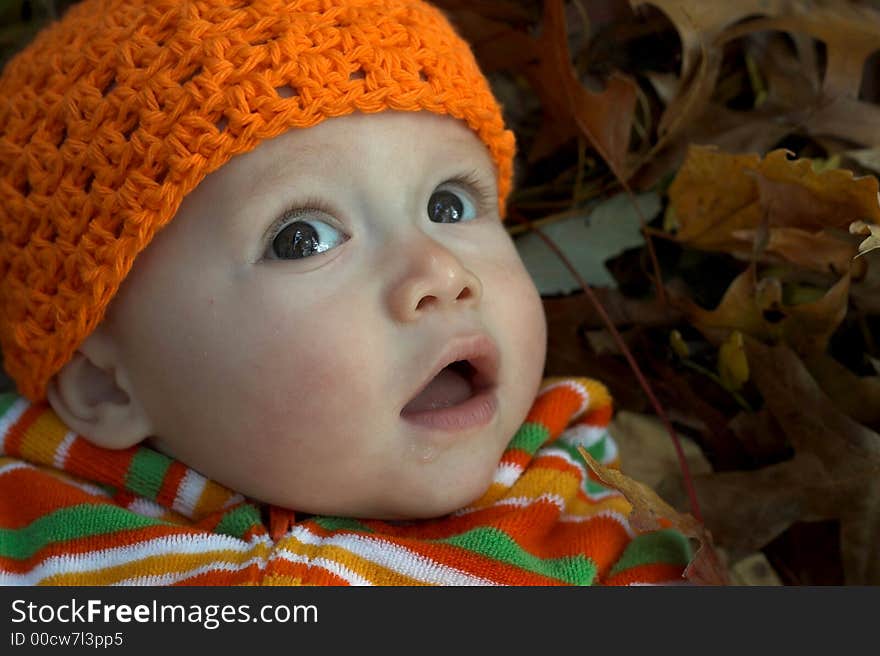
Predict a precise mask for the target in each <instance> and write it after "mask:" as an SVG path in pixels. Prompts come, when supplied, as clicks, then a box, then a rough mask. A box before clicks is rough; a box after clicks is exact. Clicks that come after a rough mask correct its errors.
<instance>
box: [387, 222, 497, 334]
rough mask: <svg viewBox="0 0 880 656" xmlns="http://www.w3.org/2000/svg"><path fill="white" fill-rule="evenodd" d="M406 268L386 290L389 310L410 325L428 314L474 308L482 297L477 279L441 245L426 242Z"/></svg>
mask: <svg viewBox="0 0 880 656" xmlns="http://www.w3.org/2000/svg"><path fill="white" fill-rule="evenodd" d="M407 265H408V266H407V269H406V271H405V272H404V273H403V274H402V276H401V278H400V279H399V280H398V282H397V283H396V284H394V285H392V289H391V291H390V294H391V299H390V305H391V311H392V314H393V315H394V316H395V318H396V319H397V320H398V321H402V322H411V321H415V320H417V319H419V318H420V317H422V316H424V315H425V314H426V313H428V312H433V311H441V310H448V309H456V308H460V309H465V308H472V307H476V306H477V305H478V304H479V302H480V299H481V298H482V295H483V286H482V283H481V282H480V279H479V278H478V277H477V276H476V275H475V274H474V273H473V272H472V271H471V270H470V269H468V268H467V267H466V266H465V264H464V263H463V262H462V261H461V259H460V258H459V257H458V256H457V255H456V254H455V253H453V252H452V251H451V250H449V249H448V248H446V247H445V246H443V245H442V244H440V243H438V242H436V241H434V240H431V239H428V240H426V243H423V244H421V245H420V248H419V249H418V250H417V251H416V252H414V253H413V254H412V257H411V259H410V261H409V262H408V263H407Z"/></svg>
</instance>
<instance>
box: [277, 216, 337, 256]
mask: <svg viewBox="0 0 880 656" xmlns="http://www.w3.org/2000/svg"><path fill="white" fill-rule="evenodd" d="M347 239H348V237H346V235H345V234H344V233H342V232H340V231H339V230H337V229H336V228H334V227H333V226H332V225H330V224H329V223H327V222H326V221H322V220H320V219H315V218H308V219H306V218H300V217H297V215H296V214H294V215H293V216H292V217H291V220H290V221H289V222H288V223H286V224H282V227H281V228H280V229H279V230H278V231H277V232H276V233H275V237H274V238H273V239H272V243H271V244H269V247H268V248H267V249H266V251H267V253H266V256H267V257H268V258H269V259H274V260H301V259H303V258H306V257H311V256H312V255H317V254H318V253H324V252H326V251H329V250H330V249H331V248H336V247H337V246H339V244H341V243H343V242H344V241H346V240H347Z"/></svg>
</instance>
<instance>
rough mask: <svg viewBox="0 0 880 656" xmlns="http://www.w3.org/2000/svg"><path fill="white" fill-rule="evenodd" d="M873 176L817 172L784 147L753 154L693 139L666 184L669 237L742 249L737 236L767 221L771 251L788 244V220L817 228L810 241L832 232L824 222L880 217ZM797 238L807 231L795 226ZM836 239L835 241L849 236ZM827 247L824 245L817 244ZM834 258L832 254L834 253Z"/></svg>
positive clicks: (744, 244)
mask: <svg viewBox="0 0 880 656" xmlns="http://www.w3.org/2000/svg"><path fill="white" fill-rule="evenodd" d="M877 192H878V183H877V178H875V177H873V176H865V177H861V178H856V177H855V176H853V174H852V172H851V171H848V170H844V169H832V170H829V171H823V172H822V173H816V172H815V171H814V170H813V168H812V165H811V162H810V160H807V159H797V160H789V159H788V158H787V153H786V151H784V150H776V151H773V152H771V153H769V154H768V155H767V156H766V157H765V158H764V159H763V160H761V159H760V158H759V157H758V156H757V155H730V154H727V153H723V152H721V151H719V150H717V149H715V148H711V147H704V146H693V147H691V148H690V149H689V151H688V155H687V158H686V160H685V162H684V164H683V166H682V168H681V170H680V171H679V173H678V175H677V176H676V178H675V180H674V181H673V183H672V185H671V186H670V188H669V199H670V202H671V204H672V206H673V208H674V209H675V212H676V217H677V219H678V223H679V226H680V227H679V231H678V233H677V235H676V239H677V240H678V241H680V242H683V243H686V244H688V245H690V246H693V247H695V248H701V249H705V250H716V251H725V252H735V253H740V254H743V253H745V254H749V253H750V252H751V244H750V243H749V242H748V241H747V240H744V239H743V236H744V235H752V234H753V233H748V232H745V231H749V230H752V231H754V230H757V229H758V228H759V227H760V226H761V225H762V224H767V225H768V226H769V229H770V244H774V248H775V253H776V254H778V255H783V254H785V253H786V252H787V250H786V249H785V247H784V246H780V244H784V243H785V242H786V241H790V240H791V239H792V238H793V234H794V233H787V234H786V233H781V235H778V236H777V237H776V241H775V242H774V238H773V231H774V229H778V228H793V229H797V230H801V231H813V232H814V233H820V234H819V236H817V237H816V239H815V241H816V243H817V244H819V245H822V244H825V242H826V241H827V240H828V239H829V238H831V237H833V235H831V234H830V233H825V232H822V231H823V230H827V229H829V228H838V229H841V230H846V229H847V228H848V226H849V224H850V223H851V222H852V221H855V220H859V219H868V220H874V221H880V203H878V200H877ZM797 236H798V239H799V240H800V241H799V243H800V244H804V243H808V242H809V241H810V237H809V235H808V234H806V232H802V233H797ZM841 239H842V244H843V246H841V248H843V247H845V246H846V244H847V243H848V242H847V241H846V240H845V239H843V238H841ZM822 249H823V250H825V251H831V250H833V249H830V248H829V247H828V246H827V245H825V246H824V247H822ZM834 257H835V258H836V255H835V256H834Z"/></svg>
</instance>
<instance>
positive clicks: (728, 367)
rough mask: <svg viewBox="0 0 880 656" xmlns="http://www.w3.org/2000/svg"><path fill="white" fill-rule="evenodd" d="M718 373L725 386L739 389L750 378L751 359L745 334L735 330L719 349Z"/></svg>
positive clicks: (734, 389) (730, 388) (735, 389)
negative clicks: (747, 354)
mask: <svg viewBox="0 0 880 656" xmlns="http://www.w3.org/2000/svg"><path fill="white" fill-rule="evenodd" d="M718 374H719V375H720V376H721V382H722V383H723V384H724V386H725V387H726V388H727V389H729V390H733V391H734V392H736V391H738V390H739V389H740V388H742V386H743V385H744V384H745V383H746V381H748V379H749V360H748V358H747V357H746V351H745V345H744V344H743V335H742V333H741V332H740V331H738V330H734V331H733V332H732V333H730V335H729V336H728V337H727V339H725V340H724V343H723V344H722V345H721V349H720V350H719V351H718Z"/></svg>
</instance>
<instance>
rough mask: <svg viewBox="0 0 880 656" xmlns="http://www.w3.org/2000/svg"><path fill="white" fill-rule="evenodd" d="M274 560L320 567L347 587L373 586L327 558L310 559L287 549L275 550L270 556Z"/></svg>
mask: <svg viewBox="0 0 880 656" xmlns="http://www.w3.org/2000/svg"><path fill="white" fill-rule="evenodd" d="M276 559H278V560H286V561H288V562H291V563H301V564H303V565H308V566H309V567H320V568H321V569H325V570H327V571H328V572H330V573H331V574H334V575H336V576H338V577H339V578H341V579H342V580H344V581H346V582H348V584H349V585H357V586H368V585H373V584H372V583H370V582H369V581H368V580H367V579H365V578H364V577H363V576H361V575H360V574H358V573H357V572H355V571H353V570H350V569H349V568H348V567H345V566H344V565H342V564H340V563H337V562H336V561H335V560H329V559H327V558H314V559H310V558H309V557H308V556H304V555H302V554H298V553H293V552H292V551H289V550H287V549H277V550H276V551H275V553H274V554H272V560H276Z"/></svg>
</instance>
